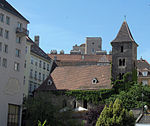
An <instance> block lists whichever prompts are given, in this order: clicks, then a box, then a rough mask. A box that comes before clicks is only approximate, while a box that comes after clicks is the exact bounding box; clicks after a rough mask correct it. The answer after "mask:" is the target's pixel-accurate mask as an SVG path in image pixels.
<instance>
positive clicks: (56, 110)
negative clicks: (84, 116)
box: [25, 92, 79, 126]
mask: <svg viewBox="0 0 150 126" xmlns="http://www.w3.org/2000/svg"><path fill="white" fill-rule="evenodd" d="M25 107H26V109H27V114H26V120H30V121H29V124H27V125H28V126H36V125H37V123H38V120H40V121H41V122H44V121H45V120H46V122H45V123H46V124H47V125H50V126H54V124H55V126H68V125H69V126H79V124H77V122H76V121H74V120H73V119H71V117H72V116H71V115H72V111H71V110H69V111H65V112H60V110H61V109H62V106H61V107H60V106H56V105H54V104H53V103H52V98H51V93H46V92H43V93H42V92H41V93H38V94H36V96H35V97H32V98H28V100H27V101H26V102H25ZM39 125H40V122H39Z"/></svg>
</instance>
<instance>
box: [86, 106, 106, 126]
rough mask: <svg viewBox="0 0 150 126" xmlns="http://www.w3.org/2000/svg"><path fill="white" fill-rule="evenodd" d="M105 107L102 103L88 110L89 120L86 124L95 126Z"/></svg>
mask: <svg viewBox="0 0 150 126" xmlns="http://www.w3.org/2000/svg"><path fill="white" fill-rule="evenodd" d="M103 108H104V105H100V106H98V107H96V108H92V109H90V110H88V112H87V113H86V116H85V120H86V121H87V123H86V125H85V126H95V124H96V121H97V119H98V117H99V115H100V113H101V112H102V110H103Z"/></svg>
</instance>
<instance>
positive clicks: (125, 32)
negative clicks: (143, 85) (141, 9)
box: [111, 21, 138, 80]
mask: <svg viewBox="0 0 150 126" xmlns="http://www.w3.org/2000/svg"><path fill="white" fill-rule="evenodd" d="M111 45H112V78H113V79H114V80H116V79H117V77H119V79H122V77H123V75H124V74H125V73H127V72H133V71H134V70H135V69H137V47H138V44H137V43H136V42H135V41H134V39H133V37H132V34H131V32H130V29H129V27H128V24H127V22H126V21H124V22H123V24H122V26H121V28H120V30H119V32H118V34H117V36H116V38H115V39H114V40H113V41H112V42H111ZM131 79H132V78H131Z"/></svg>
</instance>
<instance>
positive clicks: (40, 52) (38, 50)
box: [26, 36, 51, 61]
mask: <svg viewBox="0 0 150 126" xmlns="http://www.w3.org/2000/svg"><path fill="white" fill-rule="evenodd" d="M26 39H27V41H28V42H30V43H31V52H32V53H35V54H36V55H38V56H40V57H42V58H45V59H47V60H49V61H50V60H51V58H50V57H49V56H48V55H47V54H46V53H45V52H44V51H43V50H42V49H41V48H40V47H39V46H38V45H36V44H35V42H33V41H32V39H31V38H30V37H27V36H26Z"/></svg>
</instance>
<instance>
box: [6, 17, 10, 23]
mask: <svg viewBox="0 0 150 126" xmlns="http://www.w3.org/2000/svg"><path fill="white" fill-rule="evenodd" d="M6 24H8V25H9V24H10V17H8V16H6Z"/></svg>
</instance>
